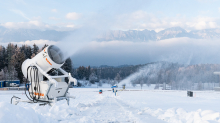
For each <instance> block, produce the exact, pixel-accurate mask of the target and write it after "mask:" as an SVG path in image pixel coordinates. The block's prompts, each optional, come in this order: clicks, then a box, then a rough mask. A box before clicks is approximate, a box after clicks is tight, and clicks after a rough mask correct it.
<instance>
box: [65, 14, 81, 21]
mask: <svg viewBox="0 0 220 123" xmlns="http://www.w3.org/2000/svg"><path fill="white" fill-rule="evenodd" d="M80 17H81V14H79V13H76V12H72V13H68V14H66V18H67V19H69V20H78V19H79V18H80Z"/></svg>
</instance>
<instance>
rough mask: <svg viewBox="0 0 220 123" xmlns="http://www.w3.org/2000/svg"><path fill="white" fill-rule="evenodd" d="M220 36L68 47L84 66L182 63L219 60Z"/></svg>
mask: <svg viewBox="0 0 220 123" xmlns="http://www.w3.org/2000/svg"><path fill="white" fill-rule="evenodd" d="M219 47H220V42H219V41H218V39H213V40H210V39H191V38H173V39H166V40H160V41H156V42H155V41H149V42H128V41H109V42H90V43H88V44H87V45H86V46H84V47H81V48H80V49H79V50H78V51H75V49H77V44H68V46H66V47H65V48H66V49H68V50H69V51H71V50H73V51H74V53H73V56H72V59H73V63H74V65H75V66H80V65H86V66H87V65H91V66H99V65H113V66H118V65H123V64H131V65H134V64H146V63H149V62H156V61H168V62H174V63H181V64H201V63H203V64H206V63H219V61H220V57H218V54H220V49H219Z"/></svg>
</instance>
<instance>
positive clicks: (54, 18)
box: [49, 17, 60, 20]
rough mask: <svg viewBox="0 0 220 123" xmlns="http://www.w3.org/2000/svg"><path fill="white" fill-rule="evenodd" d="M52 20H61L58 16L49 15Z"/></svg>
mask: <svg viewBox="0 0 220 123" xmlns="http://www.w3.org/2000/svg"><path fill="white" fill-rule="evenodd" d="M49 19H50V20H60V18H56V17H49Z"/></svg>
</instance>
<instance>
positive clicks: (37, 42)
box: [0, 39, 57, 47]
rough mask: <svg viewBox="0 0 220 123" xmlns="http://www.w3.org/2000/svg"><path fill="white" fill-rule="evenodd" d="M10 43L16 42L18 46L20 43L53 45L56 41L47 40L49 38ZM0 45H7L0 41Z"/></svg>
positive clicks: (40, 45) (41, 45)
mask: <svg viewBox="0 0 220 123" xmlns="http://www.w3.org/2000/svg"><path fill="white" fill-rule="evenodd" d="M10 43H12V44H17V45H18V46H22V45H30V46H33V45H34V44H36V45H37V46H39V47H43V46H44V45H45V44H48V45H55V44H57V42H55V41H49V40H43V39H41V40H31V41H29V40H27V41H23V42H10ZM0 45H3V46H7V45H8V43H0Z"/></svg>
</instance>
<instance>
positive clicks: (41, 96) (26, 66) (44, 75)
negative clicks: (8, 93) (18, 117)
mask: <svg viewBox="0 0 220 123" xmlns="http://www.w3.org/2000/svg"><path fill="white" fill-rule="evenodd" d="M64 63H65V58H64V54H63V52H62V51H61V50H60V49H59V48H58V47H57V46H55V45H50V46H48V47H46V48H44V49H43V50H42V51H41V52H39V53H38V54H37V55H36V56H35V57H33V58H32V59H26V60H25V61H24V62H23V64H22V73H23V75H24V76H25V78H26V79H27V81H28V82H29V83H28V84H29V88H28V89H26V90H27V91H28V94H27V93H26V90H25V94H26V96H27V98H28V99H29V100H21V99H20V98H18V97H15V96H13V97H12V99H11V103H13V104H15V105H16V104H17V103H18V102H28V103H40V105H46V104H49V105H52V104H53V103H55V102H57V101H60V100H63V99H66V100H67V104H68V105H69V99H70V98H75V97H73V96H70V94H69V92H68V90H69V87H70V84H71V82H74V85H77V80H76V79H75V78H73V77H72V76H71V74H70V73H67V72H66V71H65V70H63V69H62V68H61V66H62V65H63V64H64ZM65 78H68V82H65Z"/></svg>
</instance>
